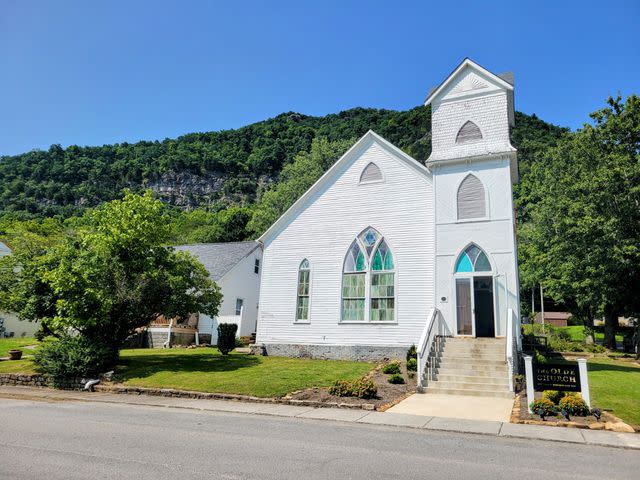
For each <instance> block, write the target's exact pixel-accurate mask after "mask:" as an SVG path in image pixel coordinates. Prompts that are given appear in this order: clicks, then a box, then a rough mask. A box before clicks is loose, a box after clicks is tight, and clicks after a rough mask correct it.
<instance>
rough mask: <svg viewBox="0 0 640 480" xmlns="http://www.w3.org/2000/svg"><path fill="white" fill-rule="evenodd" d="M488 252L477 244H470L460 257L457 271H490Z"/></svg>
mask: <svg viewBox="0 0 640 480" xmlns="http://www.w3.org/2000/svg"><path fill="white" fill-rule="evenodd" d="M490 271H491V264H490V263H489V259H488V258H487V254H486V253H484V252H483V251H482V249H480V248H479V247H477V246H476V245H469V246H468V247H467V248H465V250H464V252H462V253H461V254H460V256H459V257H458V262H457V263H456V273H474V272H490Z"/></svg>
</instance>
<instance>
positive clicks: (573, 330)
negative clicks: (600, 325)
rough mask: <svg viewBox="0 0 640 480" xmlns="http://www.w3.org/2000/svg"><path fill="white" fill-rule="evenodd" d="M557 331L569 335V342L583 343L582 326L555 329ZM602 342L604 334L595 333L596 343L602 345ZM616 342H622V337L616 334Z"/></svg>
mask: <svg viewBox="0 0 640 480" xmlns="http://www.w3.org/2000/svg"><path fill="white" fill-rule="evenodd" d="M557 328H558V330H564V331H565V332H569V335H571V340H573V341H576V342H583V341H584V337H585V334H584V327H583V326H582V325H574V326H571V327H557ZM603 340H604V333H601V332H596V342H600V343H602V341H603ZM616 341H618V342H622V335H620V334H618V335H616Z"/></svg>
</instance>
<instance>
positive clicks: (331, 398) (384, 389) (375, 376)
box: [285, 362, 416, 411]
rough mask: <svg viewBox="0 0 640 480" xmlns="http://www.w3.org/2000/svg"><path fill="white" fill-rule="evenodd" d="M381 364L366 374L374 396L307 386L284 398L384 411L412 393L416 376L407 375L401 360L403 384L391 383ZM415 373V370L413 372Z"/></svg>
mask: <svg viewBox="0 0 640 480" xmlns="http://www.w3.org/2000/svg"><path fill="white" fill-rule="evenodd" d="M382 366H383V365H382V364H381V365H378V366H377V367H376V368H375V370H373V371H372V372H371V373H370V374H368V375H367V378H370V379H372V380H373V381H374V382H375V384H376V385H377V387H378V394H377V396H376V398H368V399H364V398H355V397H337V396H335V395H331V394H330V393H329V388H309V389H306V390H300V391H297V392H293V393H291V394H289V395H287V396H286V397H285V398H286V399H291V400H307V401H312V402H319V403H327V404H335V403H338V404H343V405H344V404H346V405H354V406H356V405H373V407H374V408H375V409H376V410H380V411H384V410H386V409H388V408H391V407H392V406H393V405H395V404H396V403H398V402H400V401H402V400H404V399H405V398H407V397H408V396H409V395H411V394H412V393H415V392H416V377H415V375H413V378H410V377H409V374H408V372H407V368H406V363H405V362H401V371H402V377H403V378H404V381H405V383H404V384H399V385H398V384H392V383H389V382H388V381H387V379H388V378H389V375H386V374H384V373H382ZM413 373H415V372H413Z"/></svg>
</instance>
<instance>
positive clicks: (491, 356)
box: [439, 350, 505, 362]
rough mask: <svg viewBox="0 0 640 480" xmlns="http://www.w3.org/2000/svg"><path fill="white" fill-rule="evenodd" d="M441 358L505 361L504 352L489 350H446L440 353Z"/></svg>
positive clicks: (468, 360)
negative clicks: (471, 351) (488, 351)
mask: <svg viewBox="0 0 640 480" xmlns="http://www.w3.org/2000/svg"><path fill="white" fill-rule="evenodd" d="M439 357H440V358H457V359H460V360H465V361H467V362H474V361H477V360H492V361H496V362H500V361H502V362H504V361H505V358H504V354H503V353H498V354H496V353H487V352H478V353H466V352H450V351H448V350H447V351H446V352H443V353H442V354H441V355H439Z"/></svg>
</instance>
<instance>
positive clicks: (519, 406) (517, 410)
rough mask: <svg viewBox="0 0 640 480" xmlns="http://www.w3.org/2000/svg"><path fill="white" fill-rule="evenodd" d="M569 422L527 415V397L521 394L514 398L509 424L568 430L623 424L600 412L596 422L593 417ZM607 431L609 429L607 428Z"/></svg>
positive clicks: (613, 417)
mask: <svg viewBox="0 0 640 480" xmlns="http://www.w3.org/2000/svg"><path fill="white" fill-rule="evenodd" d="M535 397H536V399H539V398H542V393H541V392H536V393H535ZM570 419H571V420H566V419H565V418H564V417H563V416H562V415H557V416H555V417H546V420H544V421H543V420H541V419H540V417H539V416H538V415H535V414H532V413H529V409H528V408H527V395H526V394H525V393H524V392H522V393H520V394H519V395H518V397H516V399H515V403H514V408H513V412H512V415H511V423H525V424H529V425H548V426H550V427H569V428H589V429H591V430H605V426H606V425H611V424H618V423H624V422H622V420H620V419H619V418H618V417H616V416H615V415H612V414H610V413H609V412H605V411H603V412H602V417H601V418H600V420H599V421H598V420H596V417H594V416H593V415H588V416H586V417H575V416H571V417H570ZM607 429H609V428H607Z"/></svg>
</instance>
